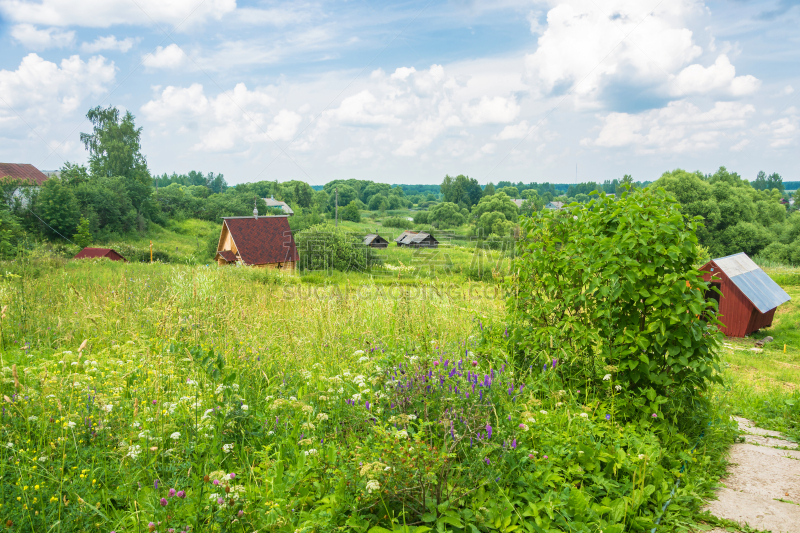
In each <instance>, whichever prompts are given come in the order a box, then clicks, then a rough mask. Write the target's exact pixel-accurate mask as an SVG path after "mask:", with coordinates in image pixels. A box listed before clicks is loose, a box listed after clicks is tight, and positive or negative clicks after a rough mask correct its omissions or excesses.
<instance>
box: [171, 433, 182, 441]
mask: <svg viewBox="0 0 800 533" xmlns="http://www.w3.org/2000/svg"><path fill="white" fill-rule="evenodd" d="M169 438H171V439H172V440H178V439H179V438H181V434H180V432H178V431H176V432H175V433H173V434H172V435H170V436H169Z"/></svg>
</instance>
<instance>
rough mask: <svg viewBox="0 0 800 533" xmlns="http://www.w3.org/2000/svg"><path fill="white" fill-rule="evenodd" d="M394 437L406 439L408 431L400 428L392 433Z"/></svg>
mask: <svg viewBox="0 0 800 533" xmlns="http://www.w3.org/2000/svg"><path fill="white" fill-rule="evenodd" d="M394 436H395V438H396V439H407V438H408V431H406V430H405V429H401V430H400V431H398V432H396V433H395V434H394Z"/></svg>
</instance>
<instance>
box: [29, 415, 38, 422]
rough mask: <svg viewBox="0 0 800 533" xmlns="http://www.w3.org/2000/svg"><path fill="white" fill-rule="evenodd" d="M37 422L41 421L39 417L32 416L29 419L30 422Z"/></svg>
mask: <svg viewBox="0 0 800 533" xmlns="http://www.w3.org/2000/svg"><path fill="white" fill-rule="evenodd" d="M37 420H39V417H38V416H35V415H31V416H29V417H28V422H36V421H37Z"/></svg>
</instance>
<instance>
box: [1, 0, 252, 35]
mask: <svg viewBox="0 0 800 533" xmlns="http://www.w3.org/2000/svg"><path fill="white" fill-rule="evenodd" d="M235 9H236V0H205V1H203V2H197V1H196V0H137V1H136V2H131V1H129V0H80V1H77V2H76V1H75V0H0V15H2V17H3V18H5V19H6V20H9V21H12V22H27V23H30V24H43V25H48V26H88V27H101V28H107V27H108V26H111V25H113V24H143V25H147V26H149V25H152V24H153V23H156V24H159V23H167V24H181V23H182V24H183V26H184V27H186V26H191V25H193V24H196V23H199V22H203V21H205V20H207V19H220V18H221V17H222V16H223V15H225V14H226V13H229V12H231V11H233V10H235Z"/></svg>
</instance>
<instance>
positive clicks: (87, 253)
mask: <svg viewBox="0 0 800 533" xmlns="http://www.w3.org/2000/svg"><path fill="white" fill-rule="evenodd" d="M112 252H113V253H114V254H116V255H118V256H120V257H122V255H121V254H120V253H119V252H117V251H115V250H112V249H111V248H88V247H87V248H84V249H83V250H81V251H80V252H78V255H76V256H75V257H73V259H93V258H95V257H108V254H110V253H112ZM122 258H123V259H125V258H124V257H122Z"/></svg>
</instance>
